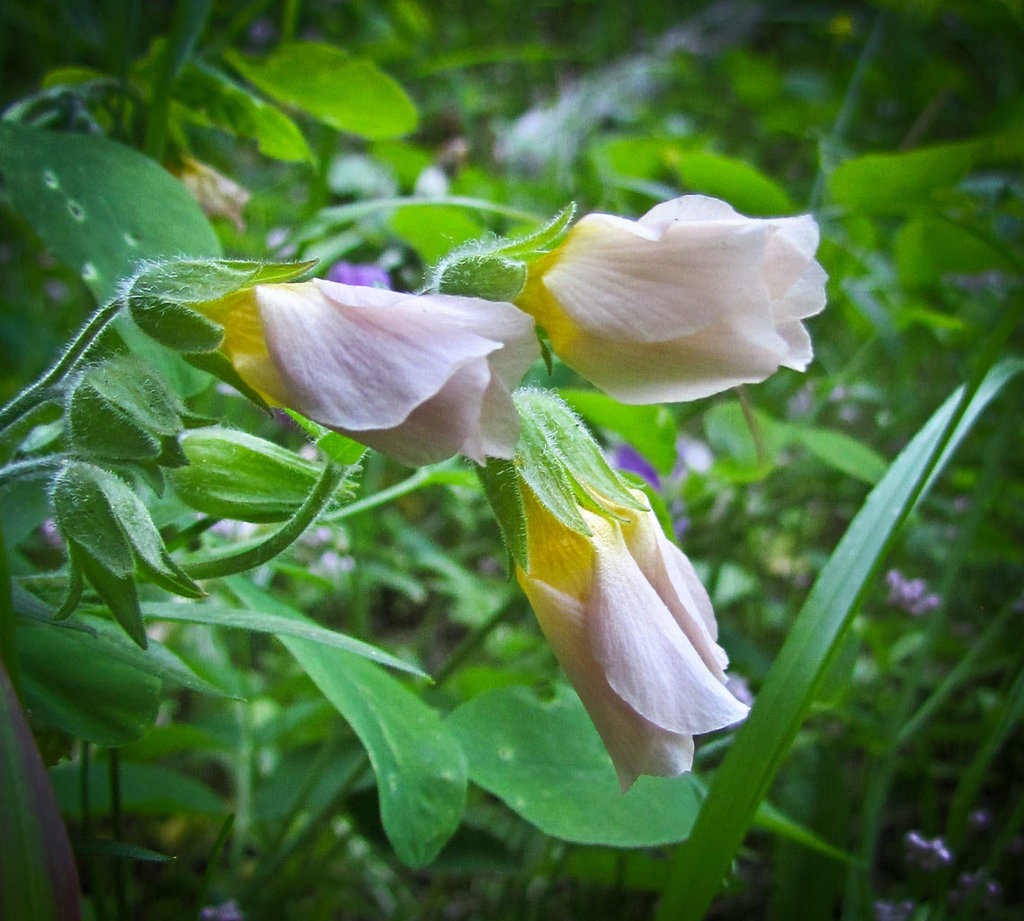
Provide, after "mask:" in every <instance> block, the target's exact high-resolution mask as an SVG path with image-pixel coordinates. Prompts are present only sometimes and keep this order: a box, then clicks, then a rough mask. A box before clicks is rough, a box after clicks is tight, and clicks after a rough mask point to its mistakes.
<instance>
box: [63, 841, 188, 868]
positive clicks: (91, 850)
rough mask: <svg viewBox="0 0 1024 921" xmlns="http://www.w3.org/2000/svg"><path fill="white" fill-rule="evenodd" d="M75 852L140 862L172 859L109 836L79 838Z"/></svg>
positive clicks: (82, 854)
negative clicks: (114, 839)
mask: <svg viewBox="0 0 1024 921" xmlns="http://www.w3.org/2000/svg"><path fill="white" fill-rule="evenodd" d="M75 854H76V855H77V856H78V857H79V858H82V857H104V858H107V859H108V860H138V861H141V862H142V863H167V862H168V861H170V860H174V858H173V857H169V856H168V855H167V854H161V853H160V852H159V851H154V850H151V849H150V848H148V847H141V846H139V845H138V844H129V843H128V842H126V841H113V840H111V839H110V838H89V839H87V840H82V839H79V840H77V841H76V842H75Z"/></svg>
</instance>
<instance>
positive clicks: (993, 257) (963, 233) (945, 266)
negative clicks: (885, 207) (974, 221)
mask: <svg viewBox="0 0 1024 921" xmlns="http://www.w3.org/2000/svg"><path fill="white" fill-rule="evenodd" d="M893 251H894V254H895V256H896V265H897V267H898V269H899V273H900V279H901V280H902V281H903V283H904V284H907V285H930V284H934V283H935V282H937V281H941V280H942V279H943V278H944V277H945V276H947V275H954V274H963V275H973V274H977V273H979V272H985V271H988V270H990V269H999V270H1002V271H1007V270H1011V271H1012V267H1011V266H1010V265H1009V264H1008V263H1007V261H1006V259H1004V258H1003V256H1002V254H1001V253H999V252H997V251H996V250H995V249H993V248H992V247H991V246H990V245H989V244H988V243H986V242H985V241H984V240H982V239H980V238H979V237H977V236H976V235H975V234H973V233H971V232H970V230H969V229H967V228H966V227H964V226H961V225H960V224H957V223H954V222H952V221H948V220H942V219H941V218H937V217H916V218H912V219H910V220H908V221H907V222H906V223H905V224H904V225H903V226H902V227H901V228H900V229H899V232H898V233H897V234H896V241H895V243H894V245H893ZM951 319H954V320H958V319H959V318H958V317H952V318H951Z"/></svg>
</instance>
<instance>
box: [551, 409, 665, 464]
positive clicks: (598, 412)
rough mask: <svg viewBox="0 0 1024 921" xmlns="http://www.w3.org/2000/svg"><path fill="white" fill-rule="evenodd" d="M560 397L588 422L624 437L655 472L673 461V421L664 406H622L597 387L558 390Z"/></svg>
mask: <svg viewBox="0 0 1024 921" xmlns="http://www.w3.org/2000/svg"><path fill="white" fill-rule="evenodd" d="M559 393H561V395H562V398H563V399H564V400H565V401H566V402H567V403H568V404H569V405H570V406H571V407H572V408H573V409H574V410H575V411H576V412H578V413H579V414H580V415H581V416H583V418H584V419H586V420H587V421H588V422H589V423H590V424H591V425H594V426H596V427H598V428H606V429H608V430H609V431H612V432H615V434H616V435H620V436H621V437H622V438H623V440H625V441H628V442H629V443H630V444H631V445H632V446H633V447H634V448H636V449H637V450H638V451H639V452H640V453H641V454H642V455H643V456H644V457H646V458H647V459H648V460H649V461H650V462H651V464H653V465H654V468H655V469H656V470H657V471H658V472H659V473H671V472H672V468H673V467H675V464H676V424H675V420H674V419H673V418H672V413H670V412H669V411H668V409H667V408H666V407H664V406H625V405H623V404H622V403H620V402H619V401H618V400H613V399H612V398H611V397H609V396H606V395H605V394H603V393H601V392H600V391H597V390H561V391H559Z"/></svg>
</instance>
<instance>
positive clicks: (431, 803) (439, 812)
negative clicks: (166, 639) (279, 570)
mask: <svg viewBox="0 0 1024 921" xmlns="http://www.w3.org/2000/svg"><path fill="white" fill-rule="evenodd" d="M229 585H230V588H231V590H232V591H233V592H234V593H235V594H236V595H237V596H238V597H239V599H240V600H241V601H243V602H244V603H245V604H247V605H249V606H250V607H252V608H257V607H262V606H263V605H266V604H267V601H268V596H267V595H265V594H264V593H263V592H261V591H260V590H259V589H258V588H256V587H255V586H254V585H252V584H251V583H249V582H246V581H245V580H242V579H232V580H231V581H230V583H229ZM275 609H276V610H281V606H280V605H276V606H275ZM282 613H283V612H282ZM282 642H284V644H285V646H287V647H288V649H289V651H290V652H291V653H292V655H293V656H295V659H296V661H297V662H298V663H299V665H300V666H301V667H302V669H303V670H304V671H305V672H306V674H307V675H309V677H310V678H312V679H313V681H314V682H315V683H316V685H317V687H319V688H320V690H321V691H322V692H323V694H324V696H325V697H326V698H327V699H328V700H329V701H330V702H331V703H332V704H333V705H334V706H335V707H336V708H337V710H338V712H339V713H341V715H342V716H344V717H345V719H346V720H348V722H349V724H350V725H351V726H352V729H353V730H355V733H356V735H358V736H359V739H360V741H361V742H362V743H363V745H364V746H365V747H366V751H367V754H368V755H369V756H370V763H371V764H372V765H373V770H374V772H375V773H376V775H377V792H378V796H379V798H380V813H381V821H382V822H383V824H384V830H385V832H387V836H388V840H389V841H390V842H391V845H392V847H394V849H395V853H396V854H397V855H398V857H399V859H401V860H402V861H403V862H404V863H407V864H409V865H410V866H413V867H422V866H426V865H427V864H428V863H430V862H431V861H432V860H433V859H434V857H436V856H437V854H438V852H439V851H440V850H441V848H442V847H443V846H444V843H445V842H446V841H447V840H448V839H449V838H450V837H451V835H452V833H453V832H454V831H455V829H456V828H457V827H458V824H459V820H460V819H461V817H462V810H463V807H464V805H465V799H466V764H465V758H464V757H463V754H462V749H461V748H460V747H459V745H458V742H456V740H455V738H454V737H453V736H452V735H451V733H450V732H449V731H448V729H447V728H446V727H445V726H444V724H443V723H442V722H441V720H440V718H439V717H438V715H437V712H436V711H435V710H433V709H431V708H430V707H428V706H427V705H426V704H425V703H423V701H421V700H420V699H419V698H418V697H417V696H416V695H415V694H413V693H412V692H411V691H409V690H407V689H406V688H405V687H404V686H403V685H402V684H400V683H399V682H398V681H397V680H396V679H395V678H393V677H391V675H389V674H388V673H387V672H385V671H384V670H383V669H381V668H380V667H379V666H377V665H375V664H374V663H372V662H369V661H367V660H366V659H364V658H361V657H359V656H356V655H353V654H352V653H350V652H347V651H345V650H342V649H330V648H327V647H325V646H322V645H319V644H316V643H311V642H309V641H307V640H300V639H295V638H292V637H282Z"/></svg>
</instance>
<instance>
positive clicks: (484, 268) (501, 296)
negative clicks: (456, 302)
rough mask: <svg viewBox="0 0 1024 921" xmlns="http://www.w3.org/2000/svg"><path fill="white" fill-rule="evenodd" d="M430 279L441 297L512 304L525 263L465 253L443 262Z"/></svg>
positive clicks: (524, 274) (518, 289)
mask: <svg viewBox="0 0 1024 921" xmlns="http://www.w3.org/2000/svg"><path fill="white" fill-rule="evenodd" d="M434 279H435V284H436V289H437V291H438V292H439V293H441V294H456V295H461V296H463V297H482V298H484V299H485V300H489V301H514V300H515V299H516V298H517V297H518V296H519V294H520V292H521V291H522V290H523V285H525V284H526V263H525V262H521V261H520V260H517V259H508V258H507V257H505V256H497V255H489V254H484V255H478V254H472V255H470V254H467V255H465V256H461V257H459V258H458V259H453V260H452V261H450V262H444V261H443V262H442V263H441V264H440V265H439V266H438V269H437V272H436V274H435V276H434Z"/></svg>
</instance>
